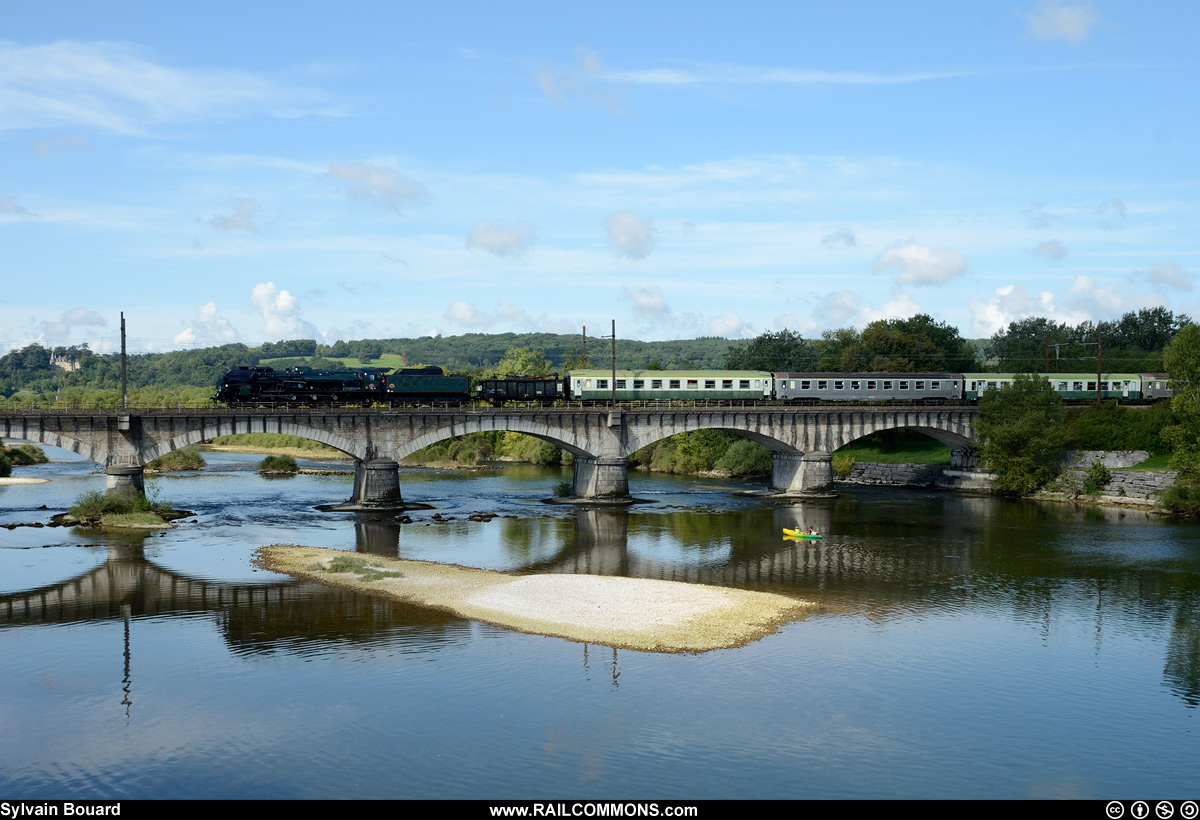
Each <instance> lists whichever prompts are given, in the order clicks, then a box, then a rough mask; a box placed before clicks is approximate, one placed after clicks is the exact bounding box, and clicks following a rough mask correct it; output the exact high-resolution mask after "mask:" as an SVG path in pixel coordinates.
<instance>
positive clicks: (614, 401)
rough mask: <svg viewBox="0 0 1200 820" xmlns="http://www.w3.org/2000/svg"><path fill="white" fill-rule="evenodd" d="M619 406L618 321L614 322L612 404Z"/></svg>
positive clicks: (614, 320) (612, 405)
mask: <svg viewBox="0 0 1200 820" xmlns="http://www.w3.org/2000/svg"><path fill="white" fill-rule="evenodd" d="M609 406H610V407H616V406H617V320H616V319H613V320H612V404H611V405H609Z"/></svg>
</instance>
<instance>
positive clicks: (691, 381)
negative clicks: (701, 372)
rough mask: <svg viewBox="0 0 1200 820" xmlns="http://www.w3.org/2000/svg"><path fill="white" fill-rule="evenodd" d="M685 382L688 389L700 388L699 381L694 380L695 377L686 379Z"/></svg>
mask: <svg viewBox="0 0 1200 820" xmlns="http://www.w3.org/2000/svg"><path fill="white" fill-rule="evenodd" d="M687 383H688V390H699V389H700V382H698V381H696V380H695V379H688V380H687Z"/></svg>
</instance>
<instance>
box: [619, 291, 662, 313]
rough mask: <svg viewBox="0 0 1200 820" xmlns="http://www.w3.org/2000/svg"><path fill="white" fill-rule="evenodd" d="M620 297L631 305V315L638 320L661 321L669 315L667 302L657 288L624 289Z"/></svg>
mask: <svg viewBox="0 0 1200 820" xmlns="http://www.w3.org/2000/svg"><path fill="white" fill-rule="evenodd" d="M621 296H622V298H624V299H627V300H628V301H630V302H632V303H633V315H634V316H636V317H638V318H639V319H661V318H663V317H666V316H669V315H670V314H671V308H670V307H668V306H667V300H666V299H663V295H662V291H660V290H659V289H658V288H657V287H646V288H637V289H636V290H635V289H633V288H625V289H624V290H623V291H622V293H621Z"/></svg>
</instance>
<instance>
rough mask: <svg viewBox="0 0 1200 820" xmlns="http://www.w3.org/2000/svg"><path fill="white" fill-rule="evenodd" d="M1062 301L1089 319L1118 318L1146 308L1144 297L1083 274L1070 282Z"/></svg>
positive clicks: (1114, 284)
mask: <svg viewBox="0 0 1200 820" xmlns="http://www.w3.org/2000/svg"><path fill="white" fill-rule="evenodd" d="M1062 301H1063V304H1064V305H1066V306H1067V307H1070V308H1074V309H1075V310H1078V311H1081V312H1083V313H1086V314H1087V315H1088V316H1091V317H1096V316H1119V315H1121V314H1123V313H1126V312H1128V311H1130V310H1137V309H1138V308H1141V307H1145V306H1146V304H1145V303H1146V300H1145V299H1144V297H1141V296H1139V295H1137V294H1132V293H1129V292H1128V291H1127V290H1126V289H1125V288H1121V287H1118V286H1117V284H1116V283H1113V282H1108V283H1105V284H1099V283H1097V281H1096V278H1095V277H1094V276H1084V275H1083V274H1080V275H1079V276H1076V277H1075V278H1074V279H1072V280H1071V285H1070V287H1068V288H1067V292H1066V293H1065V294H1063V296H1062Z"/></svg>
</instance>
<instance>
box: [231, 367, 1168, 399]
mask: <svg viewBox="0 0 1200 820" xmlns="http://www.w3.org/2000/svg"><path fill="white" fill-rule="evenodd" d="M1014 377H1015V375H1014V374H1012V373H791V372H778V373H770V372H766V371H755V370H617V371H616V372H615V374H614V372H613V371H612V370H573V371H571V372H569V373H567V374H566V376H565V377H562V378H560V377H559V375H558V374H557V373H551V374H546V375H541V376H533V377H530V376H520V375H506V376H503V377H498V378H491V379H484V380H483V381H481V382H479V383H478V384H477V385H476V386H475V399H476V400H478V401H483V402H488V403H490V404H492V405H494V406H497V407H499V406H503V405H504V404H506V403H510V402H517V403H533V404H542V405H552V404H555V403H557V402H560V401H573V402H580V403H583V404H603V403H606V402H608V401H610V400H611V399H613V398H614V397H615V399H616V400H617V401H618V402H641V403H646V402H648V403H655V402H693V401H703V402H709V401H713V402H724V403H731V402H732V403H738V404H742V403H745V404H790V405H797V404H918V405H936V404H948V403H961V404H974V403H976V402H978V401H979V398H980V396H982V395H983V393H985V392H986V391H989V390H998V389H1000V388H1003V387H1004V386H1006V385H1008V384H1011V383H1012V381H1013V379H1014ZM1042 378H1045V379H1047V380H1049V381H1050V384H1051V386H1052V387H1053V388H1054V390H1055V391H1056V392H1057V393H1058V394H1059V395H1060V396H1061V397H1062V399H1063V400H1064V401H1067V402H1087V401H1092V400H1094V399H1095V398H1096V392H1097V391H1096V386H1097V379H1096V374H1095V373H1051V374H1043V375H1042ZM614 379H615V383H614ZM468 381H469V380H468V377H467V376H461V375H459V376H454V375H451V376H447V375H445V374H444V373H443V372H442V369H441V368H440V367H436V366H429V367H423V368H403V369H400V370H397V371H395V372H393V373H388V371H387V370H386V369H384V368H370V367H365V368H343V369H338V370H312V369H310V368H307V367H293V368H289V369H287V370H284V371H276V370H272V369H271V368H269V367H246V366H243V367H238V368H236V369H234V370H231V371H230V372H229V373H226V374H225V376H224V377H223V378H222V379H221V383H220V385H219V387H218V390H217V394H216V396H214V398H215V399H216V400H217V401H221V402H225V403H226V404H228V405H229V406H231V407H232V406H236V405H257V404H283V405H287V406H303V405H310V406H335V405H362V406H371V405H389V406H393V407H398V406H403V405H434V406H438V405H449V406H458V405H460V404H462V403H463V402H466V401H468V400H469V399H470V397H471V395H470V393H469V392H468ZM1099 387H1100V391H1099V392H1100V396H1101V398H1103V399H1115V400H1117V401H1120V402H1128V403H1143V402H1153V401H1157V400H1159V399H1164V398H1169V397H1170V396H1171V390H1170V387H1169V385H1168V380H1167V377H1166V376H1163V375H1159V374H1144V373H1101V374H1100V380H1099Z"/></svg>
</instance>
